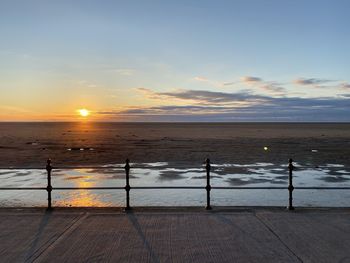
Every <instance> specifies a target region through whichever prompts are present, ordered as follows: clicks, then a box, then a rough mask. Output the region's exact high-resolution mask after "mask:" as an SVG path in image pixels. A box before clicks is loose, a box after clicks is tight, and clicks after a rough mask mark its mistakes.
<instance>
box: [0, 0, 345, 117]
mask: <svg viewBox="0 0 350 263" xmlns="http://www.w3.org/2000/svg"><path fill="white" fill-rule="evenodd" d="M349 10H350V1H347V0H343V1H342V0H329V1H321V0H318V1H312V0H307V1H306V0H293V1H283V0H256V1H253V0H241V1H233V0H232V1H189V0H185V1H152V0H151V1H144V0H140V1H106V0H103V1H97V0H96V1H90V0H86V1H71V0H70V1H64V0H60V1H47V0H45V1H44V0H26V1H17V0H0V39H1V41H0V92H1V93H0V121H41V120H43V121H76V120H81V119H82V118H89V119H90V120H96V121H218V122H226V121H350V101H349V100H350V52H349V47H350V15H349ZM79 109H88V110H89V111H90V112H91V113H90V115H89V116H87V117H81V116H80V117H79V114H78V113H79V112H78V110H79Z"/></svg>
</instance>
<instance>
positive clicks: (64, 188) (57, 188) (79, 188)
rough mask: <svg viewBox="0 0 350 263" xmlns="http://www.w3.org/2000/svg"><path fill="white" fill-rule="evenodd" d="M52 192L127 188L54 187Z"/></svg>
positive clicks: (119, 188) (122, 188) (121, 188)
mask: <svg viewBox="0 0 350 263" xmlns="http://www.w3.org/2000/svg"><path fill="white" fill-rule="evenodd" d="M52 190H125V187H52Z"/></svg>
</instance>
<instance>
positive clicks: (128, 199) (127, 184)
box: [124, 159, 131, 210]
mask: <svg viewBox="0 0 350 263" xmlns="http://www.w3.org/2000/svg"><path fill="white" fill-rule="evenodd" d="M124 168H125V179H126V185H125V187H124V188H125V191H126V207H125V210H130V209H131V207H130V189H131V187H130V182H129V172H130V161H129V159H126V160H125V167H124Z"/></svg>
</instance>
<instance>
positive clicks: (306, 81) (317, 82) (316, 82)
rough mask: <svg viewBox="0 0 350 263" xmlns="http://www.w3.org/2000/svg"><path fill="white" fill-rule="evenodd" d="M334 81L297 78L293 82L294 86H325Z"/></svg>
mask: <svg viewBox="0 0 350 263" xmlns="http://www.w3.org/2000/svg"><path fill="white" fill-rule="evenodd" d="M333 81H334V80H329V79H317V78H309V79H306V78H298V79H295V80H293V83H294V84H297V85H321V84H326V83H329V82H333Z"/></svg>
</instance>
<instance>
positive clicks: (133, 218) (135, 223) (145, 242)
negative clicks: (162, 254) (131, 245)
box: [126, 211, 160, 263]
mask: <svg viewBox="0 0 350 263" xmlns="http://www.w3.org/2000/svg"><path fill="white" fill-rule="evenodd" d="M126 215H127V217H128V219H129V220H130V222H131V224H132V225H133V227H134V228H135V230H136V232H137V234H138V236H139V237H140V239H141V241H142V242H143V245H144V246H145V247H146V249H147V251H148V253H149V254H150V256H151V259H152V261H153V262H155V263H159V262H160V260H159V257H158V256H157V255H156V253H155V252H154V251H153V249H152V246H151V244H150V243H149V242H148V240H147V238H146V236H145V234H144V233H143V231H142V227H141V225H140V223H139V221H138V220H137V218H136V216H135V214H134V213H133V212H132V211H129V212H127V213H126Z"/></svg>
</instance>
